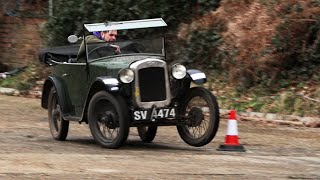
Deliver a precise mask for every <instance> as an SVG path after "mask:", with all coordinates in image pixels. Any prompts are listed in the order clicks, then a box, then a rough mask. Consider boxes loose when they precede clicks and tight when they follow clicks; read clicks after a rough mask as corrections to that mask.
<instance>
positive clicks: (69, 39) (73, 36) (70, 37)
mask: <svg viewBox="0 0 320 180" xmlns="http://www.w3.org/2000/svg"><path fill="white" fill-rule="evenodd" d="M79 39H80V38H78V36H76V35H70V36H68V41H69V42H70V43H76V42H77V41H78V40H79Z"/></svg>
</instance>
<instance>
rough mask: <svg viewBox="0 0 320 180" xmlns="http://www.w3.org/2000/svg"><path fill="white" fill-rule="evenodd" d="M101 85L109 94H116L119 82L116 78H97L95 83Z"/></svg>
mask: <svg viewBox="0 0 320 180" xmlns="http://www.w3.org/2000/svg"><path fill="white" fill-rule="evenodd" d="M97 82H98V83H100V84H102V85H103V86H104V87H105V89H106V90H107V91H109V92H117V91H118V90H119V81H118V79H116V78H112V77H108V76H103V77H97V79H96V81H95V82H94V84H95V83H97Z"/></svg>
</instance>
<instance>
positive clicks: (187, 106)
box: [177, 87, 220, 147]
mask: <svg viewBox="0 0 320 180" xmlns="http://www.w3.org/2000/svg"><path fill="white" fill-rule="evenodd" d="M180 112H181V114H182V115H183V116H185V117H186V118H187V119H188V123H187V125H181V126H177V129H178V132H179V135H180V137H181V138H182V139H183V141H185V142H186V143H187V144H189V145H191V146H197V147H199V146H204V145H206V144H208V143H209V142H211V141H212V139H213V138H214V137H215V135H216V133H217V130H218V127H219V121H220V119H219V107H218V103H217V101H216V98H215V97H214V96H213V95H212V94H211V92H210V91H208V90H207V89H205V88H202V87H194V88H191V89H190V92H189V93H188V94H187V95H186V98H185V101H184V103H183V105H182V108H181V111H180Z"/></svg>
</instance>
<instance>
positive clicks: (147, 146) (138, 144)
mask: <svg viewBox="0 0 320 180" xmlns="http://www.w3.org/2000/svg"><path fill="white" fill-rule="evenodd" d="M65 143H70V145H71V144H77V145H85V146H88V147H101V146H99V144H97V143H96V142H95V141H94V139H93V138H88V137H85V138H84V137H81V138H67V140H66V141H65ZM188 146H189V145H187V144H179V145H178V144H176V143H175V144H174V143H173V144H164V143H161V142H156V141H155V142H151V143H144V142H142V141H140V140H127V141H126V142H125V143H124V144H123V145H122V146H121V147H120V148H119V150H130V151H135V150H137V151H141V150H144V151H149V150H150V151H154V150H157V151H159V150H163V151H167V150H170V151H172V150H176V151H181V150H183V151H196V152H201V151H204V149H203V148H201V147H200V148H197V147H192V146H189V147H188ZM101 148H102V147H101Z"/></svg>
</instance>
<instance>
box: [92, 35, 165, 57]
mask: <svg viewBox="0 0 320 180" xmlns="http://www.w3.org/2000/svg"><path fill="white" fill-rule="evenodd" d="M163 44H164V40H163V38H162V37H160V38H151V39H129V40H117V41H114V42H99V43H87V56H88V60H89V61H90V60H94V59H99V58H104V57H110V56H116V55H117V56H121V55H129V54H141V53H148V54H158V55H164V47H163Z"/></svg>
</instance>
